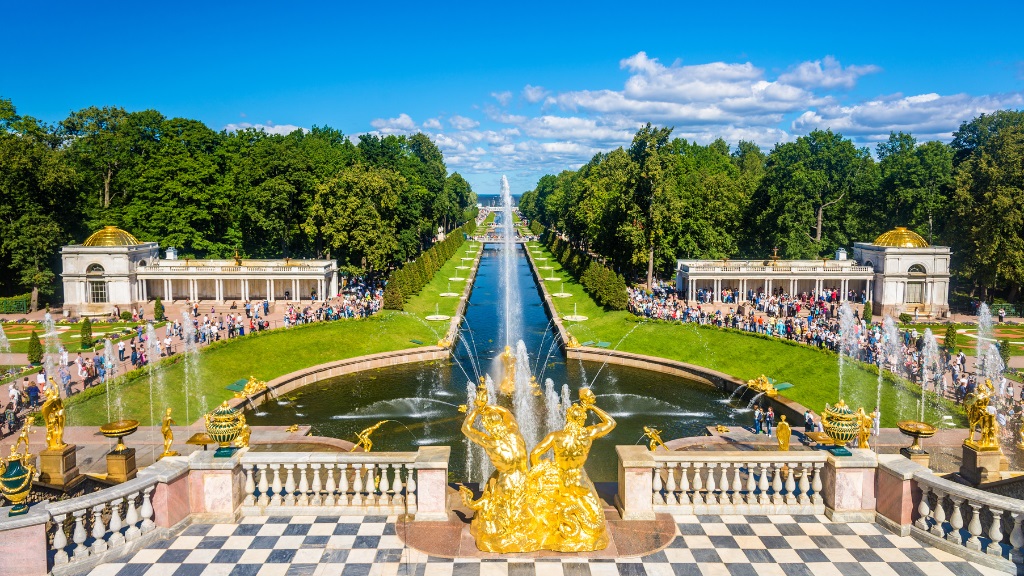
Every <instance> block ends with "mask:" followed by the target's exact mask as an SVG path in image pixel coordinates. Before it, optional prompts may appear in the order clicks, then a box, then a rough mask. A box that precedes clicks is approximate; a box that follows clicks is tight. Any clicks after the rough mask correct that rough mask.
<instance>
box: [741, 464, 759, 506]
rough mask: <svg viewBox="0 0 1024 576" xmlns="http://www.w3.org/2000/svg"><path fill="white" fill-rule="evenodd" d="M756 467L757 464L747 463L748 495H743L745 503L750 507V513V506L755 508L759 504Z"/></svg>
mask: <svg viewBox="0 0 1024 576" xmlns="http://www.w3.org/2000/svg"><path fill="white" fill-rule="evenodd" d="M754 466H755V464H753V463H751V462H747V463H746V467H747V493H746V494H744V495H743V501H744V502H746V504H747V506H748V508H747V511H748V512H749V511H750V508H749V506H754V505H756V504H757V474H754Z"/></svg>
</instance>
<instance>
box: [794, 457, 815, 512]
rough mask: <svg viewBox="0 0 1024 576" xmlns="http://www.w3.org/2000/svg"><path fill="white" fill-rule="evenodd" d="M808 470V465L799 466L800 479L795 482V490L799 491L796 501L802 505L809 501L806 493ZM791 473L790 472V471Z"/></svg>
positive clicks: (808, 485)
mask: <svg viewBox="0 0 1024 576" xmlns="http://www.w3.org/2000/svg"><path fill="white" fill-rule="evenodd" d="M809 471H810V467H809V466H801V467H800V481H799V482H798V483H797V490H799V491H800V497H799V498H798V501H799V502H800V503H801V504H803V505H804V506H806V505H808V504H810V503H811V498H810V496H808V495H807V491H808V490H809V489H810V482H808V481H807V474H808V472H809ZM790 473H791V474H792V472H790Z"/></svg>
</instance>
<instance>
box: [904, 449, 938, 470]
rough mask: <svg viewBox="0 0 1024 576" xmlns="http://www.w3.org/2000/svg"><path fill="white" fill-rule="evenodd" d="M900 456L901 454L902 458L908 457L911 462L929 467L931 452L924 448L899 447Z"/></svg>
mask: <svg viewBox="0 0 1024 576" xmlns="http://www.w3.org/2000/svg"><path fill="white" fill-rule="evenodd" d="M900 456H903V457H904V458H909V459H910V461H911V462H913V463H915V464H920V465H921V466H924V467H925V468H930V467H931V466H930V464H931V460H932V457H931V454H929V453H927V452H925V451H924V450H921V451H917V450H911V449H910V448H900Z"/></svg>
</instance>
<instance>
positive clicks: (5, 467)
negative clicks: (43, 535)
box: [0, 422, 36, 516]
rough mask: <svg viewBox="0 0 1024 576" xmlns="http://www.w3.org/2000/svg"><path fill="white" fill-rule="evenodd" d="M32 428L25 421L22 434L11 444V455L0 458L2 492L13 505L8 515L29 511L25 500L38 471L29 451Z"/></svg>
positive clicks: (0, 491) (0, 489) (0, 487)
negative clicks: (22, 450)
mask: <svg viewBox="0 0 1024 576" xmlns="http://www.w3.org/2000/svg"><path fill="white" fill-rule="evenodd" d="M30 429H31V425H30V423H29V422H25V427H24V428H23V429H22V430H21V434H20V435H19V436H18V439H17V440H16V441H15V442H14V445H13V446H11V455H10V456H8V457H7V458H0V493H2V494H3V496H4V498H6V499H7V500H8V501H9V502H10V503H11V504H12V505H13V506H12V508H11V509H10V511H9V512H8V513H7V515H8V516H18V515H21V514H26V513H27V512H28V504H26V503H25V500H26V499H27V498H28V495H29V492H30V491H31V490H32V478H33V476H35V473H36V468H35V466H34V465H33V464H32V462H33V456H32V454H30V453H29V451H28V433H29V430H30ZM22 445H24V446H25V449H24V452H21V451H19V448H20V447H21V446H22Z"/></svg>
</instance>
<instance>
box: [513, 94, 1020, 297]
mask: <svg viewBox="0 0 1024 576" xmlns="http://www.w3.org/2000/svg"><path fill="white" fill-rule="evenodd" d="M874 152H875V153H874V154H872V152H871V150H869V149H867V148H858V147H857V146H856V145H854V143H853V142H852V141H851V140H849V139H847V138H844V137H843V136H842V135H841V134H838V133H835V132H832V131H820V130H818V131H814V132H811V133H810V134H808V135H806V136H801V137H799V138H797V139H796V140H795V141H793V142H786V143H781V144H776V145H775V147H774V148H773V149H772V150H771V151H770V152H768V153H767V154H765V153H764V152H763V151H762V150H761V149H760V148H759V147H758V146H757V145H755V144H753V143H750V142H740V143H739V145H738V146H737V147H736V148H735V149H731V148H730V146H729V145H728V144H727V143H726V142H725V141H724V140H716V141H715V142H712V143H710V144H708V145H706V146H701V145H699V144H696V143H691V142H687V141H685V140H681V139H678V138H676V139H673V138H672V129H671V128H658V127H652V126H651V125H647V126H646V127H645V128H642V129H641V130H640V131H638V132H637V133H636V136H635V137H634V139H633V143H632V145H631V146H630V147H629V149H623V148H618V149H616V150H613V151H611V152H608V153H602V154H598V155H596V156H595V157H594V158H593V159H592V160H591V161H590V162H589V163H587V164H586V165H584V166H582V167H581V168H580V169H579V170H575V171H564V172H562V173H561V174H558V175H548V176H544V177H542V178H541V179H540V181H539V182H538V183H537V187H536V188H535V189H534V190H531V191H529V192H527V193H525V194H524V195H523V197H522V199H521V201H520V209H521V211H522V213H523V215H524V216H525V217H527V218H530V219H535V220H537V221H539V222H540V223H542V224H543V225H545V226H547V227H549V228H554V229H556V230H558V231H559V232H561V233H562V234H564V235H565V236H566V237H567V238H568V240H569V241H570V242H571V243H572V244H573V245H575V246H576V247H577V248H580V249H583V250H589V251H591V252H594V253H596V254H598V255H600V256H603V257H605V258H607V259H608V260H609V261H610V262H611V263H612V265H613V266H614V267H615V268H616V269H617V270H619V271H621V272H624V273H626V274H627V275H629V276H631V277H633V278H635V279H643V280H647V281H649V280H650V278H651V276H660V277H662V278H665V277H671V276H672V275H673V272H672V271H673V269H674V265H675V260H676V259H677V258H710V259H718V258H737V257H740V258H751V259H758V260H761V259H765V258H766V257H768V256H770V255H771V254H772V251H773V249H774V248H778V249H779V256H780V257H784V258H819V257H824V256H831V255H832V254H834V251H835V250H836V249H837V248H839V247H845V248H847V249H848V250H849V249H851V248H852V244H853V243H854V242H870V241H872V240H873V239H874V238H875V237H876V236H877V235H878V234H880V233H882V232H884V231H886V230H891V229H892V228H894V227H896V226H906V227H908V228H911V229H912V230H915V231H916V232H918V233H919V234H921V235H922V236H923V237H924V238H925V239H926V240H928V241H929V242H932V243H934V244H941V245H947V246H950V247H952V250H953V268H954V274H955V281H956V283H957V285H958V287H959V288H958V289H959V290H961V291H963V292H964V293H967V294H971V295H973V296H979V297H986V296H991V295H994V294H997V293H998V294H999V295H1001V296H1003V297H1005V298H1006V299H1007V300H1009V301H1011V302H1014V301H1017V300H1018V299H1019V298H1020V297H1021V286H1022V285H1024V112H1022V111H999V112H996V113H994V114H991V115H982V116H979V117H977V118H974V119H973V120H971V121H969V122H964V123H963V124H962V125H961V126H960V128H959V130H957V131H956V132H955V133H954V134H953V138H952V141H951V142H950V143H949V144H945V143H943V142H938V141H929V142H918V141H917V140H916V139H915V138H914V137H913V136H912V135H910V134H905V133H902V132H900V133H892V134H890V136H889V138H888V140H886V141H884V142H882V143H880V144H878V145H877V147H876V149H875V151H874Z"/></svg>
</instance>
